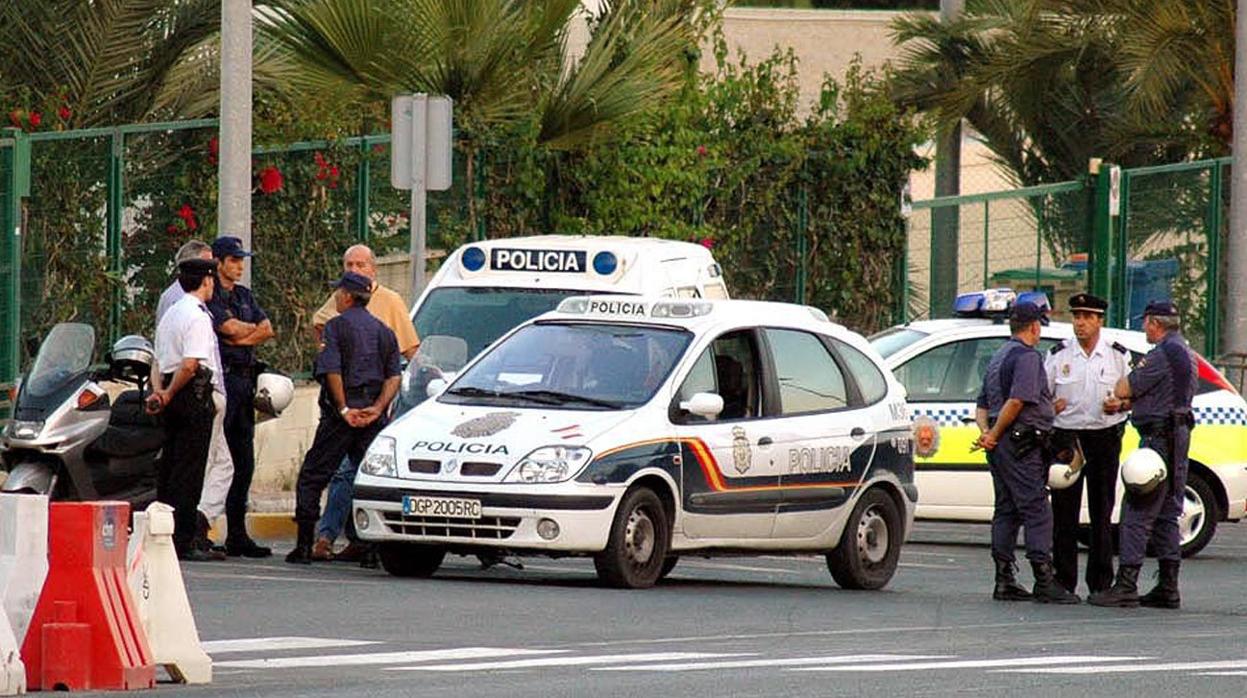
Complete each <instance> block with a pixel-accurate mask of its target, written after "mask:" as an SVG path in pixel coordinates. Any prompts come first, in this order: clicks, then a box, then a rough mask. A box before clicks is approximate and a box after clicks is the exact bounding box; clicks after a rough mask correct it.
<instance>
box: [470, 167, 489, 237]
mask: <svg viewBox="0 0 1247 698" xmlns="http://www.w3.org/2000/svg"><path fill="white" fill-rule="evenodd" d="M472 157H473V158H475V159H476V167H475V168H473V169H474V170H475V172H476V241H477V242H480V241H482V240H484V239H485V237H486V236H487V235H488V234H489V228H488V227H487V226H486V225H485V208H484V207H483V206H481V203H482V202H483V201H485V152H484V151H482V150H477V151H476V153H475V154H474V155H473V156H472Z"/></svg>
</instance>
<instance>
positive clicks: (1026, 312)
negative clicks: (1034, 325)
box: [1009, 303, 1044, 322]
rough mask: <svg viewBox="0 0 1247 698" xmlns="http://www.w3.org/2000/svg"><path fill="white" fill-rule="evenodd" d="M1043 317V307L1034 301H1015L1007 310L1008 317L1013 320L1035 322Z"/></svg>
mask: <svg viewBox="0 0 1247 698" xmlns="http://www.w3.org/2000/svg"><path fill="white" fill-rule="evenodd" d="M1043 317H1044V312H1043V309H1042V308H1040V307H1039V306H1037V305H1035V304H1034V303H1017V304H1015V305H1014V306H1013V308H1012V309H1011V310H1009V319H1010V320H1013V321H1015V322H1036V321H1038V320H1043Z"/></svg>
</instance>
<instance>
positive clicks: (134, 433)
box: [91, 390, 165, 459]
mask: <svg viewBox="0 0 1247 698" xmlns="http://www.w3.org/2000/svg"><path fill="white" fill-rule="evenodd" d="M164 441H165V430H164V427H163V426H162V425H161V423H160V419H159V418H158V417H156V416H153V415H149V414H147V412H146V411H145V410H144V409H143V402H142V397H141V396H140V395H139V391H137V390H127V391H126V392H124V393H122V394H120V395H118V396H117V401H116V402H114V403H113V408H112V413H111V414H110V415H109V417H108V428H107V429H105V430H104V433H103V434H100V436H99V438H97V439H96V440H95V443H93V444H91V449H92V450H93V451H95V452H97V453H99V454H101V455H104V456H106V457H108V458H110V459H111V458H133V457H135V456H141V455H144V454H148V453H153V452H155V451H158V450H160V447H161V446H163V445H164Z"/></svg>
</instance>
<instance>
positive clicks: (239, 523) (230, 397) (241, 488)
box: [208, 236, 273, 557]
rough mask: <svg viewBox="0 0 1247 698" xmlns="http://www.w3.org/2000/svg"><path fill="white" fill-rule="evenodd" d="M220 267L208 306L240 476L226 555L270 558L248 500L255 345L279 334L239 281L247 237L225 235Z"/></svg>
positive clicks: (228, 435) (217, 247)
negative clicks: (252, 530) (250, 523)
mask: <svg viewBox="0 0 1247 698" xmlns="http://www.w3.org/2000/svg"><path fill="white" fill-rule="evenodd" d="M212 255H213V256H214V257H215V258H216V259H217V261H218V263H219V265H220V267H219V269H218V272H217V274H218V277H219V281H220V283H219V284H217V287H216V291H214V292H213V294H212V301H211V302H210V303H209V304H208V309H209V310H211V311H212V322H213V326H214V327H215V328H216V332H217V336H218V337H219V338H220V342H221V364H222V369H223V370H224V371H225V440H226V442H228V444H229V452H230V458H231V459H232V460H233V461H234V479H233V481H232V482H231V483H230V488H229V494H228V495H227V496H226V498H225V520H226V527H227V533H226V537H225V554H226V555H229V556H231V557H239V556H242V557H268V556H270V555H272V554H273V551H272V550H270V549H269V548H266V547H263V546H260V545H257V544H256V542H255V541H253V540H252V539H251V537H250V536H249V535H247V499H248V497H249V496H250V492H251V478H252V476H253V475H255V407H254V405H255V379H256V373H257V368H256V356H255V348H256V347H257V346H259V345H261V344H263V343H264V342H267V341H269V340H270V339H272V338H273V324H272V323H271V322H269V319H268V315H266V314H265V313H264V310H263V309H261V308H260V304H259V303H257V302H256V300H255V296H254V295H252V293H251V289H249V288H247V287H246V286H243V285H242V284H240V283H239V281H240V280H242V277H243V272H244V271H245V269H246V263H247V258H248V257H250V256H251V252H249V251H247V250H245V249H243V246H242V240H240V239H238V238H236V237H232V236H225V237H219V238H217V239H216V240H214V241H213V242H212Z"/></svg>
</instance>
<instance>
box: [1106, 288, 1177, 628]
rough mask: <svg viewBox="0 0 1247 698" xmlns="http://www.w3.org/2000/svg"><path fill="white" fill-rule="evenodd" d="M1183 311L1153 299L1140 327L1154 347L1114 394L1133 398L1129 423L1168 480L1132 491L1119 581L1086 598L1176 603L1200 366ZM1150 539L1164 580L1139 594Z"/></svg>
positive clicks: (1125, 508) (1125, 510) (1121, 603)
mask: <svg viewBox="0 0 1247 698" xmlns="http://www.w3.org/2000/svg"><path fill="white" fill-rule="evenodd" d="M1181 327H1182V323H1181V318H1180V316H1179V315H1178V309H1177V307H1176V306H1174V304H1173V303H1171V302H1169V301H1153V302H1151V303H1149V304H1148V306H1147V308H1146V309H1145V310H1144V311H1143V332H1144V333H1145V334H1146V335H1147V341H1149V342H1151V343H1152V344H1154V345H1156V346H1155V347H1154V348H1153V349H1152V350H1151V351H1150V352H1148V353H1147V356H1144V357H1143V358H1142V359H1141V360H1140V361H1139V363H1138V365H1137V366H1135V369H1134V371H1132V372H1131V373H1130V375H1129V376H1127V377H1126V378H1123V379H1122V380H1121V381H1118V383H1117V387H1116V388H1115V389H1114V393H1115V394H1116V395H1117V397H1119V398H1122V399H1130V400H1132V401H1133V403H1134V412H1133V414H1132V415H1131V422H1132V423H1133V424H1134V427H1135V429H1136V430H1137V431H1138V432H1139V440H1140V442H1139V446H1140V447H1141V448H1150V449H1152V450H1154V451H1156V452H1157V453H1158V454H1160V457H1161V459H1162V460H1164V461H1165V469H1166V471H1167V472H1166V473H1165V475H1166V477H1165V480H1164V482H1162V483H1161V484H1160V486H1159V487H1156V488H1155V489H1153V490H1152V491H1150V492H1148V493H1147V494H1143V495H1140V494H1137V493H1134V492H1130V491H1127V493H1126V497H1125V499H1124V500H1123V502H1122V513H1121V528H1120V534H1119V536H1120V561H1119V565H1118V569H1117V581H1115V582H1114V583H1113V586H1112V587H1111V588H1109V589H1108V590H1107V591H1105V592H1102V593H1100V594H1092V595H1091V598H1090V599H1088V601H1089V602H1090V603H1093V604H1095V605H1097V606H1116V607H1134V606H1138V605H1140V604H1142V605H1144V606H1151V607H1154V608H1178V607H1179V606H1180V605H1181V597H1180V596H1179V594H1178V567H1179V566H1180V565H1181V562H1182V546H1181V536H1180V535H1179V532H1178V517H1179V516H1180V515H1181V514H1182V506H1183V500H1184V499H1185V491H1186V473H1187V452H1188V450H1189V448H1190V445H1191V428H1192V427H1194V426H1195V419H1194V416H1193V415H1192V412H1191V401H1192V400H1194V398H1195V387H1196V383H1197V381H1198V380H1199V375H1198V372H1199V367H1198V364H1197V362H1196V359H1195V355H1194V353H1193V352H1192V351H1191V348H1190V347H1189V346H1187V343H1186V340H1185V339H1183V338H1182V333H1181ZM1149 541H1150V542H1151V543H1152V546H1153V549H1154V550H1155V553H1156V557H1157V558H1158V559H1159V561H1160V580H1159V582H1158V583H1157V585H1156V587H1155V588H1154V589H1152V590H1151V591H1150V592H1148V593H1147V594H1145V595H1143V596H1142V597H1140V596H1139V595H1138V580H1139V568H1140V567H1142V565H1143V557H1144V556H1145V555H1146V554H1147V545H1148V542H1149Z"/></svg>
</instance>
